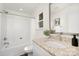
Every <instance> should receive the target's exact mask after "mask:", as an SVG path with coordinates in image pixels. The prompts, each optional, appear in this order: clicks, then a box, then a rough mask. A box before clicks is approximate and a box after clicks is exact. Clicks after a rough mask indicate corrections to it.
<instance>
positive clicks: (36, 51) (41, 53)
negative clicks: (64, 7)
mask: <svg viewBox="0 0 79 59" xmlns="http://www.w3.org/2000/svg"><path fill="white" fill-rule="evenodd" d="M33 55H34V56H51V55H50V54H49V53H48V52H47V51H45V50H44V49H43V48H41V47H39V46H38V45H37V44H35V43H33Z"/></svg>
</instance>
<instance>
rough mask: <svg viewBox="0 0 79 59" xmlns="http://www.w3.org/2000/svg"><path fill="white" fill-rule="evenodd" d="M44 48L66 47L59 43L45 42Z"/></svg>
mask: <svg viewBox="0 0 79 59" xmlns="http://www.w3.org/2000/svg"><path fill="white" fill-rule="evenodd" d="M45 44H46V46H48V47H49V48H66V47H67V46H65V45H64V44H62V43H59V42H55V41H54V42H53V41H47V42H45Z"/></svg>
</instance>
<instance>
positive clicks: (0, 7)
mask: <svg viewBox="0 0 79 59" xmlns="http://www.w3.org/2000/svg"><path fill="white" fill-rule="evenodd" d="M0 10H2V4H0ZM0 49H1V13H0Z"/></svg>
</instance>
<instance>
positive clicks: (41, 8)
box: [34, 3, 49, 37]
mask: <svg viewBox="0 0 79 59" xmlns="http://www.w3.org/2000/svg"><path fill="white" fill-rule="evenodd" d="M42 12H43V25H44V26H43V28H39V25H38V22H39V14H40V13H42ZM34 15H35V18H36V20H35V22H36V23H35V24H36V25H35V28H36V29H35V33H36V35H35V37H42V36H43V31H44V30H48V29H49V4H48V3H44V4H41V5H40V6H39V7H38V8H37V9H36V10H35V13H34Z"/></svg>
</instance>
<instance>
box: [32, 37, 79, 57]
mask: <svg viewBox="0 0 79 59" xmlns="http://www.w3.org/2000/svg"><path fill="white" fill-rule="evenodd" d="M48 41H53V42H60V43H62V44H64V42H62V41H56V40H51V39H45V38H39V39H38V38H37V39H34V40H33V42H34V43H36V44H37V45H39V46H40V47H41V48H43V49H44V50H45V51H47V52H48V53H49V54H50V55H51V56H54V55H56V56H79V47H73V46H68V47H66V48H50V47H49V46H47V45H46V44H45V43H46V42H48ZM49 44H50V43H49ZM65 45H68V44H65Z"/></svg>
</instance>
